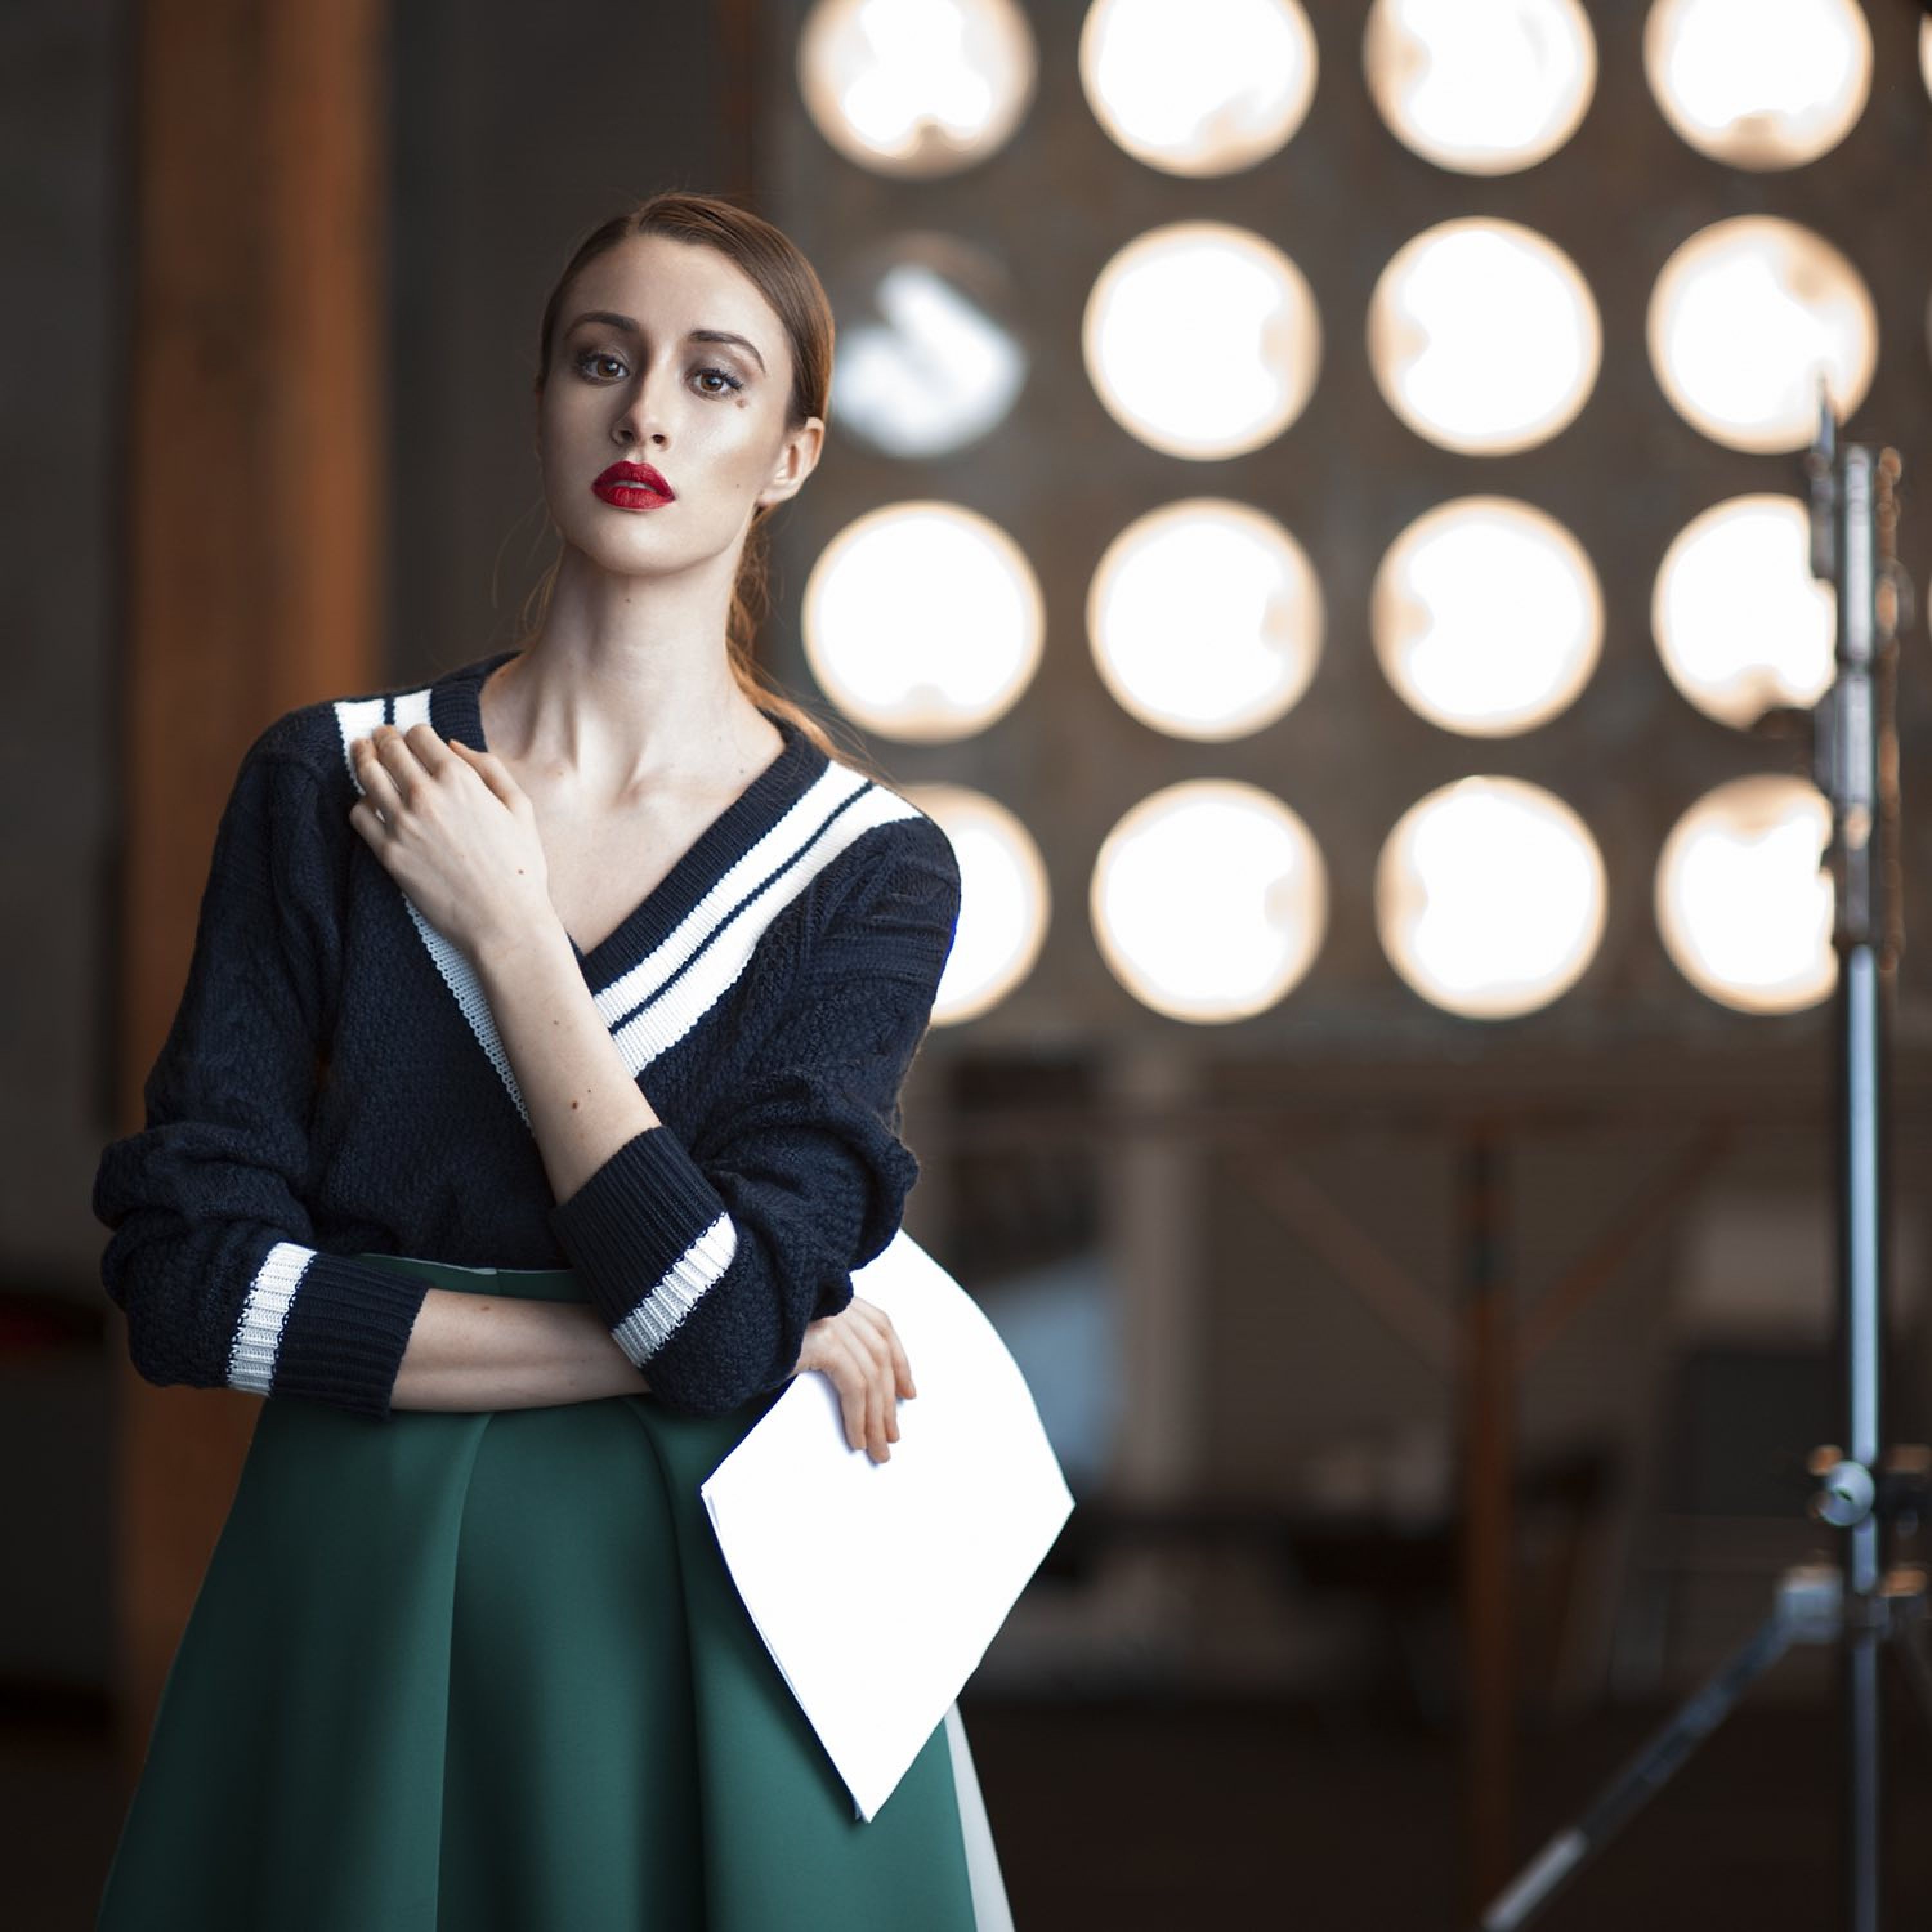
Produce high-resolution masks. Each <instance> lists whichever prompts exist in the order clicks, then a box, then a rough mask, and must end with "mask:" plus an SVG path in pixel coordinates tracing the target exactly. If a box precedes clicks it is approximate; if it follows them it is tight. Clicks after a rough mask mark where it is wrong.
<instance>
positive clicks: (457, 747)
mask: <svg viewBox="0 0 1932 1932" xmlns="http://www.w3.org/2000/svg"><path fill="white" fill-rule="evenodd" d="M449 748H450V749H451V750H452V751H455V752H456V753H457V754H458V755H459V756H460V757H462V758H463V760H465V761H466V763H468V765H469V769H471V770H472V772H475V774H476V775H477V776H478V778H481V780H482V781H483V782H484V784H486V785H487V786H488V787H490V790H492V791H493V792H494V793H496V796H498V797H499V798H500V799H502V801H503V802H504V803H505V805H514V804H515V803H516V802H517V800H518V799H520V798H521V797H522V796H523V787H522V786H521V785H520V784H517V781H516V780H515V779H514V778H512V777H511V775H510V768H509V766H508V765H506V764H505V763H504V762H503V761H502V759H501V758H499V757H497V756H496V753H495V752H493V751H478V750H477V749H476V748H475V747H474V746H473V745H466V744H464V743H463V742H462V740H461V739H458V738H452V739H450V741H449Z"/></svg>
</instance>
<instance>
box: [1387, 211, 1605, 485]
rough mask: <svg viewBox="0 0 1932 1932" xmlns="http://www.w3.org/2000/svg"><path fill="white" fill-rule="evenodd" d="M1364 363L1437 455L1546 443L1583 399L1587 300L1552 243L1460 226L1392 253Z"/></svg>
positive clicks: (1591, 378) (1597, 329) (1599, 345)
mask: <svg viewBox="0 0 1932 1932" xmlns="http://www.w3.org/2000/svg"><path fill="white" fill-rule="evenodd" d="M1368 346H1369V363H1370V368H1372V369H1373V371H1374V373H1375V378H1376V383H1377V384H1378V385H1379V386H1380V388H1381V389H1382V394H1383V395H1384V396H1385V398H1387V399H1388V405H1389V407H1390V408H1391V409H1392V410H1394V411H1395V413H1396V414H1397V416H1400V417H1401V419H1403V422H1406V423H1407V424H1408V425H1409V428H1411V429H1412V430H1414V431H1415V433H1416V434H1417V435H1418V436H1421V437H1427V439H1428V440H1429V441H1430V442H1431V443H1437V444H1439V445H1440V446H1442V448H1444V449H1453V450H1458V451H1461V452H1464V453H1466V454H1468V455H1500V454H1502V453H1503V452H1506V451H1510V450H1517V449H1529V447H1531V446H1532V445H1534V444H1536V443H1544V442H1547V440H1549V439H1550V437H1553V436H1554V435H1556V433H1557V432H1558V431H1559V430H1561V429H1562V428H1564V427H1565V425H1566V424H1568V423H1569V422H1571V420H1572V419H1574V417H1575V416H1576V414H1577V411H1578V410H1580V409H1581V408H1582V407H1583V404H1584V403H1585V402H1586V401H1587V400H1588V399H1589V394H1590V391H1591V389H1592V387H1593V386H1595V383H1596V380H1597V369H1598V364H1599V362H1601V359H1602V354H1603V335H1602V329H1601V326H1600V324H1599V323H1598V319H1597V305H1596V303H1595V301H1594V300H1593V299H1592V296H1591V294H1590V291H1589V287H1588V285H1587V284H1586V283H1585V281H1584V280H1583V275H1582V274H1581V273H1580V272H1579V270H1578V269H1577V265H1576V264H1575V263H1574V262H1572V261H1571V259H1570V258H1569V257H1568V255H1566V254H1564V252H1563V251H1562V249H1560V248H1558V247H1557V246H1556V245H1555V243H1553V242H1550V240H1548V239H1547V238H1546V237H1544V236H1541V235H1539V234H1538V233H1536V232H1535V230H1534V229H1529V228H1525V227H1523V226H1521V225H1520V223H1516V222H1514V221H1499V220H1490V219H1488V218H1487V217H1483V218H1466V219H1458V220H1453V221H1445V222H1442V223H1439V224H1438V225H1437V226H1435V227H1433V228H1427V229H1424V230H1423V232H1422V233H1421V234H1420V235H1418V236H1414V237H1412V239H1410V240H1409V241H1408V242H1406V243H1404V245H1403V247H1402V248H1400V249H1399V250H1398V251H1397V253H1396V254H1395V257H1394V259H1393V260H1391V262H1390V263H1389V265H1388V267H1387V268H1385V269H1384V270H1383V271H1382V276H1381V278H1380V280H1379V281H1377V283H1376V290H1375V294H1374V296H1373V298H1372V299H1371V300H1370V304H1369V322H1368Z"/></svg>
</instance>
